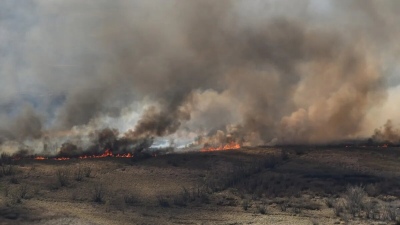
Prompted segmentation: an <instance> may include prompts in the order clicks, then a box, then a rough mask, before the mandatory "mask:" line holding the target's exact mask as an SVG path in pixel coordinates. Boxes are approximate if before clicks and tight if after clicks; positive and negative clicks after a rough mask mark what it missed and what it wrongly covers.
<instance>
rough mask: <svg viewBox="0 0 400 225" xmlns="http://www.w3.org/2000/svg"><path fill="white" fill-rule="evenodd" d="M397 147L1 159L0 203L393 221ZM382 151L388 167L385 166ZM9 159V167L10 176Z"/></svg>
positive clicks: (102, 213)
mask: <svg viewBox="0 0 400 225" xmlns="http://www.w3.org/2000/svg"><path fill="white" fill-rule="evenodd" d="M393 154H398V153H396V152H393V151H391V152H390V154H386V152H379V158H376V156H377V155H376V154H375V152H365V151H363V152H360V151H358V150H354V151H350V150H346V151H342V150H340V149H339V150H335V149H333V150H329V149H328V150H325V149H321V150H319V149H296V148H286V149H284V150H283V151H281V149H272V148H271V149H270V148H263V149H261V148H259V149H245V150H237V151H225V152H211V153H205V154H203V153H187V154H170V155H165V156H158V157H156V158H147V159H146V160H137V161H131V160H130V159H107V158H106V159H93V160H90V159H88V160H81V161H80V160H70V161H65V162H56V161H33V160H30V161H29V160H25V161H22V162H20V164H15V163H10V162H8V161H7V160H5V161H4V162H7V163H4V162H3V164H2V165H5V167H4V168H6V169H5V170H6V173H4V171H3V167H1V168H0V171H1V174H2V177H1V178H0V188H1V193H2V194H1V196H0V204H2V203H4V204H6V203H7V204H8V205H9V207H13V208H26V209H27V213H28V214H27V215H25V216H24V217H23V218H22V217H21V216H19V217H18V218H19V219H20V220H23V221H25V222H26V223H29V222H28V218H31V217H30V214H32V217H33V216H35V217H38V218H46V217H47V216H48V217H51V218H55V217H57V216H60V217H63V216H64V217H65V215H71V216H74V217H78V218H84V219H85V220H88V221H92V222H93V223H99V221H106V222H103V223H108V224H127V223H130V222H132V221H135V222H136V221H137V223H138V224H163V223H167V224H174V223H180V224H188V223H196V222H197V223H198V222H199V221H201V222H202V223H204V224H213V223H214V222H215V221H218V222H215V223H217V224H219V222H220V223H223V224H230V223H235V222H237V223H242V224H245V223H252V224H279V223H280V224H310V222H311V224H333V223H334V222H336V221H337V220H338V219H339V218H338V217H340V218H342V220H348V221H349V223H351V222H352V221H353V220H357V221H361V222H360V223H361V224H364V223H365V224H368V222H367V221H372V220H382V221H386V222H389V221H392V222H395V221H396V220H398V219H399V214H398V213H399V212H398V210H397V211H396V208H397V207H399V206H400V205H399V204H398V202H397V201H396V199H398V197H399V194H398V193H400V192H399V187H400V185H399V180H398V177H400V173H398V172H397V171H394V170H393V168H394V166H393V164H394V163H395V162H393V161H390V160H391V157H393ZM399 155H400V153H399ZM5 159H6V157H5ZM328 159H329V160H328ZM353 159H356V160H353ZM372 160H378V162H380V163H375V162H374V163H372ZM379 160H380V161H379ZM385 160H388V161H390V162H391V163H389V164H388V165H390V167H387V168H386V167H383V165H384V163H382V162H385ZM8 165H11V168H12V169H11V171H13V172H11V173H12V174H13V175H5V174H10V173H9V172H7V171H8V170H9V169H8ZM397 165H399V166H400V162H398V164H397ZM360 168H361V169H360ZM93 174H95V176H93ZM396 179H397V180H396ZM13 180H14V181H13ZM49 185H55V186H57V188H51V189H49V188H46V187H48V186H49ZM60 187H67V188H60ZM396 193H397V194H396ZM94 203H101V204H94ZM35 209H41V211H40V212H37V211H35ZM0 214H1V213H0ZM47 214H48V215H47ZM10 215H11V214H10ZM255 215H256V216H255ZM335 216H337V217H335ZM11 217H12V216H11ZM353 217H357V218H353ZM1 219H5V220H6V221H8V220H10V219H7V218H6V217H5V216H2V215H0V220H1ZM10 221H11V220H10ZM213 221H214V222H213Z"/></svg>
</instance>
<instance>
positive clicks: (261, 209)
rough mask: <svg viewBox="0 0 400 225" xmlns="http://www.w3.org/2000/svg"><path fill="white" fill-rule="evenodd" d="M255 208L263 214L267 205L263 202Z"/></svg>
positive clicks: (265, 212)
mask: <svg viewBox="0 0 400 225" xmlns="http://www.w3.org/2000/svg"><path fill="white" fill-rule="evenodd" d="M257 210H258V212H259V213H261V214H263V215H265V214H267V206H266V205H265V204H260V205H258V206H257Z"/></svg>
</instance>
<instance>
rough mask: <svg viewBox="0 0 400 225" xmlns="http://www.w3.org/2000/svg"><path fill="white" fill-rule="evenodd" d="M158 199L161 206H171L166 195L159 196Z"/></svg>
mask: <svg viewBox="0 0 400 225" xmlns="http://www.w3.org/2000/svg"><path fill="white" fill-rule="evenodd" d="M157 201H158V204H159V205H160V206H161V207H164V208H165V207H170V205H169V202H168V199H167V198H166V197H165V196H164V195H159V196H157Z"/></svg>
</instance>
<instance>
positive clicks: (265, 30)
mask: <svg viewBox="0 0 400 225" xmlns="http://www.w3.org/2000/svg"><path fill="white" fill-rule="evenodd" d="M399 10H400V3H398V2H397V1H396V0H387V1H372V0H362V1H361V0H350V1H333V0H321V1H320V0H318V1H317V0H309V1H307V0H301V1H295V2H294V1H285V0H280V1H276V0H270V1H234V0H231V1H168V2H165V1H161V0H152V1H148V0H146V1H144V0H137V1H122V0H121V1H118V0H116V1H108V0H96V1H94V0H93V1H91V0H90V1H85V2H82V1H78V0H70V1H64V2H59V1H58V2H55V1H47V0H29V1H15V0H5V1H2V2H1V3H0V21H1V22H0V51H1V54H0V83H1V87H2V88H1V89H0V144H2V147H1V150H0V151H11V150H10V149H15V148H20V147H21V146H31V147H30V148H32V149H34V150H37V149H38V148H39V150H42V149H40V148H43V146H44V144H46V146H49V145H51V146H55V145H57V143H58V145H59V146H58V148H59V147H60V146H61V144H62V143H63V142H67V141H68V142H71V143H74V144H76V145H80V146H81V148H85V147H88V146H89V145H90V143H91V142H92V140H93V137H91V136H93V134H95V133H96V132H98V130H101V129H104V128H108V127H109V128H113V129H118V130H120V132H119V133H118V135H120V136H121V137H124V138H130V139H143V138H153V137H155V138H159V139H164V140H167V139H174V140H175V141H174V142H179V141H180V140H192V141H193V140H194V139H196V138H198V137H199V136H205V137H209V138H211V139H215V140H217V139H221V137H223V136H227V135H230V136H231V137H233V138H237V139H240V140H241V141H242V142H244V143H246V144H248V145H258V144H324V143H331V142H336V141H341V140H345V139H350V138H360V137H368V136H371V135H372V134H373V133H374V129H375V128H377V127H379V126H382V124H384V123H385V122H386V120H388V119H392V120H393V123H391V125H390V127H391V126H392V124H393V126H395V125H396V119H397V118H392V117H394V116H395V115H396V114H397V113H398V112H399V111H400V109H398V108H393V106H392V103H393V102H396V95H397V96H398V94H399V93H400V92H399V88H397V86H398V84H400V78H399V76H398V71H399V68H398V66H397V65H396V64H397V62H398V59H399V53H400V52H399V50H400V46H399V44H398V43H397V42H398V41H397V40H398V38H399V37H400V35H399V34H400V27H399V26H398V21H400V20H399V19H400V18H399V17H400V16H398V13H397V12H398V11H399ZM391 130H395V129H391ZM221 132H222V133H221ZM375 133H376V131H375ZM383 133H384V132H381V133H380V134H379V135H380V136H382V135H383ZM392 136H393V135H392ZM222 139H223V138H222ZM55 140H56V141H55ZM88 143H89V144H88ZM15 146H17V147H15ZM38 146H39V147H38ZM40 146H41V147H40Z"/></svg>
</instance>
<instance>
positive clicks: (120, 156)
mask: <svg viewBox="0 0 400 225" xmlns="http://www.w3.org/2000/svg"><path fill="white" fill-rule="evenodd" d="M106 157H115V158H133V154H132V153H125V154H116V155H114V154H113V153H112V151H110V150H109V149H107V150H106V151H105V152H104V153H103V154H101V155H83V156H79V157H78V158H79V159H94V158H106ZM34 159H35V160H46V159H49V158H48V157H44V156H36V157H35V158H34ZM50 159H53V160H57V161H64V160H69V159H71V158H69V157H55V158H50Z"/></svg>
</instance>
